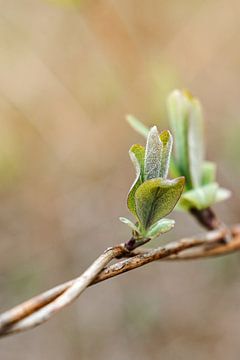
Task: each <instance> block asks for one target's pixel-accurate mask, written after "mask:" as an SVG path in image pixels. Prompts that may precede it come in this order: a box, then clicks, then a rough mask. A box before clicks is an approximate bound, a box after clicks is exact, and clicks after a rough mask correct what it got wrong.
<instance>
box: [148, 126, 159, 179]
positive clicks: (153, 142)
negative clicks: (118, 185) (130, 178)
mask: <svg viewBox="0 0 240 360" xmlns="http://www.w3.org/2000/svg"><path fill="white" fill-rule="evenodd" d="M161 152H162V142H161V140H160V139H159V135H158V131H157V127H156V126H153V127H152V128H151V129H150V131H149V134H148V137H147V145H146V152H145V161H144V179H145V180H149V179H155V178H158V177H159V174H160V167H161Z"/></svg>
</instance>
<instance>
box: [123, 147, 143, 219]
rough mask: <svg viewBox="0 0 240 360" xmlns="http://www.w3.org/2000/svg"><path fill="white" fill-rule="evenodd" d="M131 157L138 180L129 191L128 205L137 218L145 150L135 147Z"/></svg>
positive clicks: (130, 152) (131, 150)
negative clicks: (138, 195) (137, 191)
mask: <svg viewBox="0 0 240 360" xmlns="http://www.w3.org/2000/svg"><path fill="white" fill-rule="evenodd" d="M129 155H130V158H131V160H132V162H133V164H134V167H135V169H136V178H135V181H134V183H133V185H132V187H131V189H130V190H129V193H128V197H127V205H128V208H129V210H130V211H131V212H132V214H133V215H134V216H136V217H137V213H136V205H135V192H136V190H137V188H138V187H139V186H140V185H141V184H142V182H143V172H144V157H145V149H144V147H143V146H141V145H133V146H132V147H131V149H130V150H129Z"/></svg>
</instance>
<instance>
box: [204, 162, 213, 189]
mask: <svg viewBox="0 0 240 360" xmlns="http://www.w3.org/2000/svg"><path fill="white" fill-rule="evenodd" d="M215 178H216V164H215V163H214V162H211V161H204V163H203V165H202V185H207V184H210V183H213V182H214V181H215Z"/></svg>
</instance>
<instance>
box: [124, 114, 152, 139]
mask: <svg viewBox="0 0 240 360" xmlns="http://www.w3.org/2000/svg"><path fill="white" fill-rule="evenodd" d="M126 119H127V122H128V123H129V125H130V126H131V127H132V128H133V129H134V130H136V131H137V132H138V133H139V134H140V135H142V136H144V137H145V138H147V136H148V133H149V128H148V127H147V126H145V125H144V124H143V123H142V122H141V121H140V120H138V119H137V118H135V117H134V116H133V115H127V116H126Z"/></svg>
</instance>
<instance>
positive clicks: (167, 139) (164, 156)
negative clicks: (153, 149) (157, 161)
mask: <svg viewBox="0 0 240 360" xmlns="http://www.w3.org/2000/svg"><path fill="white" fill-rule="evenodd" d="M159 137H160V140H161V142H162V151H161V168H160V173H159V177H161V178H163V179H166V177H167V175H168V170H169V164H170V158H171V153H172V144H173V138H172V135H171V133H170V131H168V130H164V131H162V132H161V134H160V136H159Z"/></svg>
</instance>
